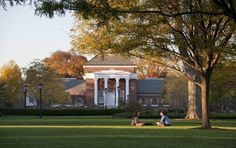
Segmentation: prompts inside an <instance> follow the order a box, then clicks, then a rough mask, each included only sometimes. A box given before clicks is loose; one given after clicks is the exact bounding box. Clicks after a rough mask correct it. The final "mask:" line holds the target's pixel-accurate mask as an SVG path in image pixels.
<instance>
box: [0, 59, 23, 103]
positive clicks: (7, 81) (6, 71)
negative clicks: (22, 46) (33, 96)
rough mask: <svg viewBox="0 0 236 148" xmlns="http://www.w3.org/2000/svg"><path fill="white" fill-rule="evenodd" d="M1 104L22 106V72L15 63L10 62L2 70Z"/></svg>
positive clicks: (0, 74) (0, 77)
mask: <svg viewBox="0 0 236 148" xmlns="http://www.w3.org/2000/svg"><path fill="white" fill-rule="evenodd" d="M0 83H1V93H2V94H1V103H2V104H5V105H7V106H8V107H9V106H13V105H16V104H21V101H22V98H21V96H22V95H21V92H22V87H21V84H22V78H21V70H20V68H19V66H18V65H17V64H16V63H15V61H10V62H9V63H7V64H6V65H4V66H2V67H1V69H0Z"/></svg>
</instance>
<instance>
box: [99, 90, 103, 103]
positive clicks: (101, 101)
mask: <svg viewBox="0 0 236 148" xmlns="http://www.w3.org/2000/svg"><path fill="white" fill-rule="evenodd" d="M98 104H100V105H101V104H104V94H103V91H102V90H100V91H99V92H98Z"/></svg>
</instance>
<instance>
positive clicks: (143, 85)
mask: <svg viewBox="0 0 236 148" xmlns="http://www.w3.org/2000/svg"><path fill="white" fill-rule="evenodd" d="M163 88H164V79H144V80H138V81H137V94H161V93H162V91H163Z"/></svg>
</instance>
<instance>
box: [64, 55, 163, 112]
mask: <svg viewBox="0 0 236 148" xmlns="http://www.w3.org/2000/svg"><path fill="white" fill-rule="evenodd" d="M83 68H84V73H85V74H84V79H79V80H78V79H75V78H67V79H63V82H64V86H65V89H66V92H68V93H69V94H70V95H71V103H72V104H73V105H74V106H85V107H88V108H118V107H119V106H122V105H124V104H126V103H127V102H128V101H130V100H135V101H138V102H139V103H140V104H141V105H143V106H151V107H159V106H160V105H161V102H162V98H161V93H162V90H163V86H164V85H163V83H164V79H156V78H155V79H153V78H152V79H145V80H138V79H137V73H136V69H137V66H136V64H134V62H133V61H132V60H130V59H128V58H126V57H121V56H117V55H110V56H105V57H101V56H95V57H94V58H92V59H91V60H90V61H89V62H88V63H87V64H85V65H84V67H83Z"/></svg>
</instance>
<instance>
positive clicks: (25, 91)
mask: <svg viewBox="0 0 236 148" xmlns="http://www.w3.org/2000/svg"><path fill="white" fill-rule="evenodd" d="M27 87H28V86H27V85H26V84H25V85H24V97H25V98H24V108H26V96H27Z"/></svg>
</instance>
